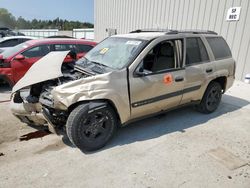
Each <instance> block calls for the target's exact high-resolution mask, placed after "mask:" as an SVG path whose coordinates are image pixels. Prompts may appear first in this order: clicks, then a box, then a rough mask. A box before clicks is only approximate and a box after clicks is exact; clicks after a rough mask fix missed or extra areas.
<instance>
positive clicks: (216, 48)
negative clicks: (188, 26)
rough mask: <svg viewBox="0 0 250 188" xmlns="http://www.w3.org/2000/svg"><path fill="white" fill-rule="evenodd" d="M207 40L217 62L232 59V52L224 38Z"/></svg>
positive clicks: (209, 38)
mask: <svg viewBox="0 0 250 188" xmlns="http://www.w3.org/2000/svg"><path fill="white" fill-rule="evenodd" d="M206 39H207V42H208V44H209V46H210V47H211V49H212V52H213V54H214V58H215V59H216V60H219V59H226V58H230V57H232V53H231V50H230V48H229V46H228V45H227V43H226V41H225V40H224V39H223V38H222V37H207V38H206Z"/></svg>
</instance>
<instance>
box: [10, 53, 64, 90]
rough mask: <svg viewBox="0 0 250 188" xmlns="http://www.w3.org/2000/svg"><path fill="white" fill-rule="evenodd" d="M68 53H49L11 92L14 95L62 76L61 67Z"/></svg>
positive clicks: (35, 64)
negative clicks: (21, 90) (26, 88)
mask: <svg viewBox="0 0 250 188" xmlns="http://www.w3.org/2000/svg"><path fill="white" fill-rule="evenodd" d="M68 53H69V51H63V52H50V53H49V54H48V55H46V56H44V57H42V58H41V59H39V60H38V61H37V62H36V63H34V64H33V65H32V66H31V67H30V69H29V70H28V71H27V72H26V74H25V75H24V76H23V77H22V78H21V79H20V80H19V81H18V82H17V83H16V85H15V86H14V87H13V89H12V92H13V93H14V92H16V91H18V90H20V89H22V88H25V87H27V86H31V85H34V84H37V83H41V82H44V81H47V80H52V79H55V78H58V77H61V76H63V74H62V71H61V66H62V63H63V61H64V59H65V57H66V56H67V55H68Z"/></svg>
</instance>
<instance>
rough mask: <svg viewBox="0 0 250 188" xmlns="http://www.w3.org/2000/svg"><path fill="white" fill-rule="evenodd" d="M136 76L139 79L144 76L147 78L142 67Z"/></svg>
mask: <svg viewBox="0 0 250 188" xmlns="http://www.w3.org/2000/svg"><path fill="white" fill-rule="evenodd" d="M135 74H136V75H137V76H139V77H142V76H145V75H146V73H145V72H144V71H143V68H142V67H140V68H139V69H137V70H136V71H135Z"/></svg>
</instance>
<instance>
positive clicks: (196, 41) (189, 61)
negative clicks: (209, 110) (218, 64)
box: [181, 37, 215, 104]
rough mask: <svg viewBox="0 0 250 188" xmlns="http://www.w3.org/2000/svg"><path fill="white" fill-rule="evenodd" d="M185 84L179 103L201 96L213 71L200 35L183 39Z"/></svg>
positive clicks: (213, 68) (205, 44)
mask: <svg viewBox="0 0 250 188" xmlns="http://www.w3.org/2000/svg"><path fill="white" fill-rule="evenodd" d="M185 46H186V55H185V79H186V80H185V85H184V90H183V98H182V101H181V104H184V103H188V102H191V101H196V100H199V99H201V98H202V96H203V94H204V91H205V89H206V87H207V84H208V82H209V81H210V80H211V79H212V77H213V76H214V75H213V72H214V71H215V66H214V64H213V63H212V62H211V61H210V59H211V57H209V54H210V53H208V52H207V43H206V41H205V40H204V39H203V38H201V37H188V38H186V40H185Z"/></svg>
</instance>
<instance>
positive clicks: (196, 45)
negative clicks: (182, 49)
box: [186, 37, 209, 65]
mask: <svg viewBox="0 0 250 188" xmlns="http://www.w3.org/2000/svg"><path fill="white" fill-rule="evenodd" d="M186 47H187V48H186V50H187V52H186V65H190V64H194V63H202V62H207V61H209V58H208V55H207V51H206V48H205V46H204V44H203V42H202V41H201V39H200V38H198V37H194V38H187V39H186Z"/></svg>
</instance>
